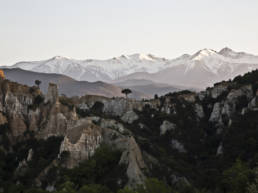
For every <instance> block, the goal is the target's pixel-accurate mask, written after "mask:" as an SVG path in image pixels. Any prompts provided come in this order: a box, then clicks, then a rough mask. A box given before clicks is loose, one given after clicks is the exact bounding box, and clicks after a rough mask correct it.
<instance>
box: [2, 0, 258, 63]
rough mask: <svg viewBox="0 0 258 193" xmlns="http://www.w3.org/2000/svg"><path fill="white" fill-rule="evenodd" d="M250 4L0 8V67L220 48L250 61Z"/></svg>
mask: <svg viewBox="0 0 258 193" xmlns="http://www.w3.org/2000/svg"><path fill="white" fill-rule="evenodd" d="M257 10H258V0H0V65H7V64H13V63H15V62H18V61H22V60H41V59H47V58H50V57H53V56H55V55H61V56H66V57H71V58H76V59H86V58H99V59H105V58H111V57H114V56H119V55H121V54H133V53H138V52H140V53H152V54H154V55H157V56H162V57H167V58H174V57H177V56H179V55H181V54H184V53H189V54H193V53H194V52H196V51H198V50H200V49H202V48H212V49H215V50H220V49H221V48H222V47H225V46H228V47H231V48H233V49H235V50H237V51H246V52H250V53H253V54H257V55H258V11H257Z"/></svg>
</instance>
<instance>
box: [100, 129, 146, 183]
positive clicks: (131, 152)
mask: <svg viewBox="0 0 258 193" xmlns="http://www.w3.org/2000/svg"><path fill="white" fill-rule="evenodd" d="M102 134H103V142H104V143H107V144H109V145H111V146H113V147H115V148H117V149H119V150H121V151H122V152H123V153H122V156H121V159H120V162H119V163H120V164H126V165H127V170H126V173H127V176H128V179H129V180H128V183H127V185H128V186H130V187H135V186H136V185H137V184H142V183H143V182H144V180H145V178H146V177H145V175H144V174H143V170H146V169H147V167H146V165H145V163H144V161H143V157H142V153H141V150H140V148H139V146H138V145H137V143H136V141H135V139H134V137H132V136H130V135H122V134H120V133H119V132H118V131H116V130H112V129H109V128H106V129H103V130H102ZM114 136H116V137H115V138H114Z"/></svg>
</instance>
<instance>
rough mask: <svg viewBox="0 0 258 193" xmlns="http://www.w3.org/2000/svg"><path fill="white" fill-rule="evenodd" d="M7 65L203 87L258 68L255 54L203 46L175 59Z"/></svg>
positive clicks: (124, 57)
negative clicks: (191, 53) (204, 47)
mask: <svg viewBox="0 0 258 193" xmlns="http://www.w3.org/2000/svg"><path fill="white" fill-rule="evenodd" d="M8 68H21V69H24V70H29V71H34V72H42V73H57V74H64V75H67V76H70V77H72V78H73V79H75V80H79V81H89V82H95V81H103V82H108V83H112V84H117V82H123V81H127V80H149V81H152V82H155V83H163V84H167V85H172V86H175V85H177V86H186V87H191V88H199V89H204V88H205V87H208V86H212V85H213V84H214V83H216V82H218V81H222V80H228V79H231V78H233V77H235V76H237V75H240V74H244V73H246V72H249V71H252V70H254V69H257V68H258V56H255V55H252V54H248V53H245V52H236V51H233V50H232V49H230V48H227V47H226V48H223V49H222V50H220V51H215V50H212V49H203V50H200V51H198V52H196V53H195V54H193V55H189V54H184V55H182V56H180V57H178V58H175V59H166V58H162V57H156V56H154V55H152V54H147V55H146V54H133V55H122V56H120V57H114V58H112V59H108V60H93V59H87V60H75V59H69V58H65V57H61V56H56V57H53V58H51V59H48V60H42V61H32V62H18V63H16V64H14V65H13V66H10V67H8ZM203 80H205V81H203Z"/></svg>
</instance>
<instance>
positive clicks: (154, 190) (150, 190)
mask: <svg viewBox="0 0 258 193" xmlns="http://www.w3.org/2000/svg"><path fill="white" fill-rule="evenodd" d="M136 192H137V193H171V192H172V190H171V188H170V187H169V186H167V185H166V184H165V183H164V182H162V181H159V180H158V179H155V178H149V179H147V180H146V181H145V184H144V185H141V186H139V187H138V188H137V189H136Z"/></svg>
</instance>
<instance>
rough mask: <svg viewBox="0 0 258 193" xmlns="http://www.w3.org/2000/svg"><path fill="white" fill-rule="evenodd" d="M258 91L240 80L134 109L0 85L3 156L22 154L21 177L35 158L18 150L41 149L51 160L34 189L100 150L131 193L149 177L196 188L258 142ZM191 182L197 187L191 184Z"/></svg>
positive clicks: (123, 103)
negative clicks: (108, 151)
mask: <svg viewBox="0 0 258 193" xmlns="http://www.w3.org/2000/svg"><path fill="white" fill-rule="evenodd" d="M257 88H258V80H256V79H255V80H252V81H251V80H250V81H243V80H242V79H241V78H238V79H236V80H235V81H231V82H222V83H219V84H216V85H215V86H214V87H213V88H208V89H207V90H206V91H203V92H200V93H193V92H189V91H183V92H179V93H173V94H168V95H166V96H162V97H160V98H159V99H153V100H148V101H134V100H126V99H123V98H114V99H108V98H105V97H98V96H85V97H81V98H78V97H77V98H76V97H75V98H66V97H64V96H62V97H60V96H58V90H57V86H56V85H54V84H50V85H49V89H48V93H47V95H46V96H44V95H43V94H42V93H41V92H40V90H39V89H38V88H36V87H27V86H24V85H20V84H17V83H13V82H10V81H8V80H0V90H1V92H0V126H1V130H2V131H1V135H2V137H1V138H0V147H1V148H0V149H1V150H2V151H4V152H5V153H8V152H15V151H17V149H19V147H24V148H23V149H22V152H23V153H22V154H19V155H18V156H17V161H16V162H15V164H14V166H15V168H16V171H24V172H18V173H21V174H19V175H23V173H25V174H26V171H27V170H28V169H29V168H30V167H31V166H30V164H32V163H33V159H34V158H35V157H36V156H37V155H40V153H38V151H39V150H37V149H36V148H33V146H31V145H22V144H24V143H25V144H27V143H28V144H37V145H38V146H39V147H44V148H45V147H46V152H47V153H46V155H47V156H46V158H45V159H47V160H48V158H49V157H51V159H50V158H49V160H48V162H46V163H45V165H44V167H42V168H40V170H39V173H38V174H37V175H36V176H35V178H36V180H35V181H36V182H35V184H37V185H39V186H40V185H42V183H41V181H42V180H41V179H44V176H46V175H47V171H48V170H49V168H51V167H53V166H56V165H59V164H60V165H61V166H62V167H66V168H74V167H76V166H78V164H79V163H80V162H82V161H83V160H88V159H89V158H91V157H92V156H93V155H94V154H95V152H96V150H97V149H98V148H99V147H100V146H101V144H106V145H108V146H109V147H111V148H113V149H117V150H119V151H121V157H120V160H119V164H121V165H125V166H126V175H127V178H128V179H127V185H129V186H131V187H133V186H135V185H136V184H139V183H143V181H144V180H145V178H146V176H154V177H159V178H163V179H164V180H165V181H166V182H167V183H168V184H172V185H173V184H176V183H179V182H180V183H182V182H183V183H186V184H193V185H196V186H205V185H206V184H203V182H202V181H201V180H202V179H206V178H211V176H212V177H213V174H212V175H207V174H208V173H207V171H215V170H217V169H219V168H221V165H220V163H225V164H224V165H223V167H225V168H226V167H228V166H229V165H230V164H231V163H232V162H233V161H234V160H235V159H236V158H237V157H239V156H242V154H241V153H243V155H245V154H248V156H250V155H252V154H253V153H254V151H253V150H252V151H251V150H250V149H243V147H245V146H243V144H244V145H247V144H246V141H248V140H249V138H250V139H251V138H254V139H253V140H257V141H258V139H256V138H255V136H253V132H256V131H255V129H256V127H257V125H258V123H257V121H256V119H253V117H255V116H258V90H257ZM247 120H249V122H248V121H247ZM236 131H237V132H239V131H241V132H242V135H243V136H245V139H244V140H242V139H241V138H239V135H240V133H236ZM231 139H233V140H231ZM6 141H7V142H6ZM28 141H29V142H28ZM249 142H250V141H249ZM50 144H51V147H49V145H50ZM55 144H58V145H55ZM257 144H258V143H257ZM52 146H57V148H54V147H52ZM253 146H254V147H253V148H254V149H256V148H257V149H258V147H256V145H255V144H253ZM235 147H238V148H239V150H235V149H234V148H235ZM51 148H52V149H51ZM41 149H42V148H41ZM66 153H68V156H67V157H66V159H65V161H61V160H62V158H63V155H64V154H66ZM50 155H51V156H50ZM30 160H32V161H30ZM203 165H205V167H206V168H203V167H202V166H203ZM206 169H207V171H206ZM223 169H224V168H223ZM189 171H193V172H189ZM25 174H24V175H25ZM17 175H18V174H17ZM196 175H198V178H200V179H201V180H195V179H196V177H197V176H196ZM216 175H217V174H216ZM213 180H214V181H216V180H218V179H217V178H215V177H214V178H212V179H210V184H209V186H212V181H213ZM52 183H53V184H54V183H55V181H53V182H52ZM117 183H119V180H118V181H117ZM53 184H52V185H53Z"/></svg>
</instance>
